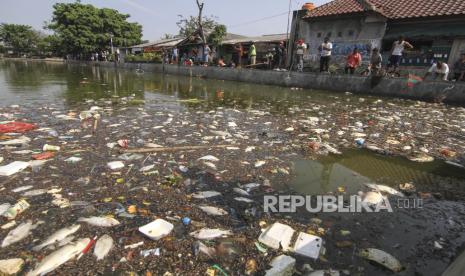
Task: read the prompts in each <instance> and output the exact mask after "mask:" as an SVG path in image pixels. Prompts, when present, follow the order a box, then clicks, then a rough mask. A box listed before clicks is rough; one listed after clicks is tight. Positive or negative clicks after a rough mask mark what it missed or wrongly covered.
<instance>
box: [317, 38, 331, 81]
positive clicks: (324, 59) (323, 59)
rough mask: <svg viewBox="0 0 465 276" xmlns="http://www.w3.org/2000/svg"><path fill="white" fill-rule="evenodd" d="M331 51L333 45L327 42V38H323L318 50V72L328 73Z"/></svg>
mask: <svg viewBox="0 0 465 276" xmlns="http://www.w3.org/2000/svg"><path fill="white" fill-rule="evenodd" d="M332 49H333V44H332V43H331V42H330V41H329V37H325V40H324V42H323V43H321V45H320V47H318V50H320V53H321V54H320V55H321V56H320V72H328V73H329V62H330V60H331V50H332Z"/></svg>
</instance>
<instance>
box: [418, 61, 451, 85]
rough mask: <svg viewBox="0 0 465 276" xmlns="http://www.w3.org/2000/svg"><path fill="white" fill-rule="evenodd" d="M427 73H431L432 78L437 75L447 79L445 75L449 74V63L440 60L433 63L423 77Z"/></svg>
mask: <svg viewBox="0 0 465 276" xmlns="http://www.w3.org/2000/svg"><path fill="white" fill-rule="evenodd" d="M428 75H432V76H433V79H436V78H437V77H438V76H439V77H440V78H441V79H442V80H444V81H447V77H448V76H449V65H447V63H445V62H442V61H438V62H436V63H433V66H431V68H429V70H428V72H426V74H425V77H424V78H426V77H427V76H428Z"/></svg>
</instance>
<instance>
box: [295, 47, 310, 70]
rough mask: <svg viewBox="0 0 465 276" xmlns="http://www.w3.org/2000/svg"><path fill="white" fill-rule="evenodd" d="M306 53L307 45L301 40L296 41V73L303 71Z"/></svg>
mask: <svg viewBox="0 0 465 276" xmlns="http://www.w3.org/2000/svg"><path fill="white" fill-rule="evenodd" d="M306 51H307V44H305V42H304V41H303V40H302V39H299V40H298V41H297V51H296V56H297V71H299V72H303V70H304V54H305V52H306Z"/></svg>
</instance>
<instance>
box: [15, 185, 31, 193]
mask: <svg viewBox="0 0 465 276" xmlns="http://www.w3.org/2000/svg"><path fill="white" fill-rule="evenodd" d="M32 188H34V186H32V185H27V186H21V187H18V188H16V189H13V190H11V191H12V192H13V193H20V192H24V191H27V190H30V189H32Z"/></svg>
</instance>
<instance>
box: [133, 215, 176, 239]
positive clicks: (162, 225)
mask: <svg viewBox="0 0 465 276" xmlns="http://www.w3.org/2000/svg"><path fill="white" fill-rule="evenodd" d="M173 228H174V226H173V224H171V223H169V222H167V221H166V220H164V219H157V220H155V221H153V222H151V223H149V224H147V225H144V226H142V227H139V232H141V233H142V234H144V235H146V236H147V237H149V238H150V239H152V240H159V239H162V238H164V237H166V236H168V235H169V234H170V233H171V231H172V230H173Z"/></svg>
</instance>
